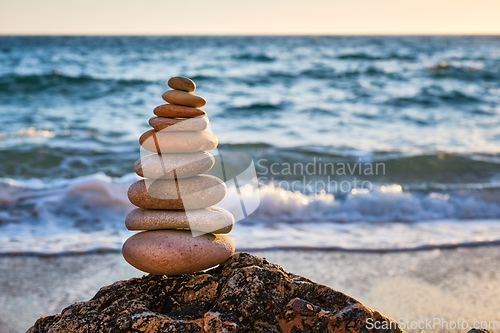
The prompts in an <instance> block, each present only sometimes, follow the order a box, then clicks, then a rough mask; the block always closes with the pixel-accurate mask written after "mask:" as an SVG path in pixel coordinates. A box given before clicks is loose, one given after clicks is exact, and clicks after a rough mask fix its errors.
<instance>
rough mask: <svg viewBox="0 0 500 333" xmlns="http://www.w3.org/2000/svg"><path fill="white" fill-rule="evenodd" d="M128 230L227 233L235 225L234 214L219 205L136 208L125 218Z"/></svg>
mask: <svg viewBox="0 0 500 333" xmlns="http://www.w3.org/2000/svg"><path fill="white" fill-rule="evenodd" d="M125 225H126V226H127V229H128V230H167V229H184V230H197V231H201V232H203V233H213V234H227V233H229V232H230V231H231V230H232V229H233V226H234V216H233V215H232V214H231V213H230V212H228V211H227V210H225V209H223V208H219V207H215V206H212V207H207V208H204V209H197V210H188V211H182V210H147V209H142V208H136V209H134V210H133V211H131V212H130V213H129V214H128V215H127V218H126V219H125Z"/></svg>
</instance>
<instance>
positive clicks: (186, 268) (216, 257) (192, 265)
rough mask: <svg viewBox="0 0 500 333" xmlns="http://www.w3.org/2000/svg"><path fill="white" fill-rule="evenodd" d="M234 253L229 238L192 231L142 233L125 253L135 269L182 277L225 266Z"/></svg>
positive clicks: (136, 235)
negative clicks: (197, 233) (199, 234)
mask: <svg viewBox="0 0 500 333" xmlns="http://www.w3.org/2000/svg"><path fill="white" fill-rule="evenodd" d="M233 253H234V243H233V241H232V240H231V238H229V236H227V235H220V234H218V235H214V234H204V235H201V236H197V237H193V235H192V234H191V232H190V231H182V230H155V231H143V232H139V233H137V234H135V235H133V236H132V237H130V238H129V239H127V241H126V242H125V244H123V248H122V254H123V257H124V258H125V260H127V262H128V263H129V264H131V265H132V266H134V267H135V268H137V269H139V270H141V271H144V272H147V273H151V274H155V275H181V274H188V273H194V272H198V271H202V270H204V269H207V268H210V267H213V266H215V265H218V264H220V263H223V262H224V261H226V260H227V259H229V257H231V255H232V254H233Z"/></svg>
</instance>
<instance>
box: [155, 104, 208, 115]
mask: <svg viewBox="0 0 500 333" xmlns="http://www.w3.org/2000/svg"><path fill="white" fill-rule="evenodd" d="M153 113H154V114H155V115H157V116H158V117H166V118H194V117H205V116H206V115H207V113H206V112H205V111H203V110H202V109H196V108H192V107H189V106H182V105H175V104H162V105H158V106H157V107H155V108H154V110H153Z"/></svg>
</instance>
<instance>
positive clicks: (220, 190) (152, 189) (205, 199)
mask: <svg viewBox="0 0 500 333" xmlns="http://www.w3.org/2000/svg"><path fill="white" fill-rule="evenodd" d="M226 192H227V187H226V184H224V182H223V181H222V180H220V179H219V178H217V177H214V176H209V175H198V176H195V177H191V178H184V179H178V180H170V179H158V180H153V179H141V180H139V181H136V182H135V183H133V184H132V185H131V186H130V187H129V189H128V198H129V200H130V202H131V203H132V204H134V205H136V206H138V207H141V208H145V209H170V210H192V209H200V208H206V207H209V206H213V205H215V204H217V203H218V202H220V201H221V200H222V199H224V197H225V196H226Z"/></svg>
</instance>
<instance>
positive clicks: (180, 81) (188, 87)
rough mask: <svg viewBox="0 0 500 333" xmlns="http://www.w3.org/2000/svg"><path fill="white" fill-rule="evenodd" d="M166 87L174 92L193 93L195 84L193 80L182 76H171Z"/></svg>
mask: <svg viewBox="0 0 500 333" xmlns="http://www.w3.org/2000/svg"><path fill="white" fill-rule="evenodd" d="M168 86H169V87H170V88H172V89H175V90H182V91H187V92H193V91H195V90H196V84H195V83H194V82H193V80H191V79H189V78H187V77H184V76H172V77H171V78H170V80H168Z"/></svg>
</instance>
